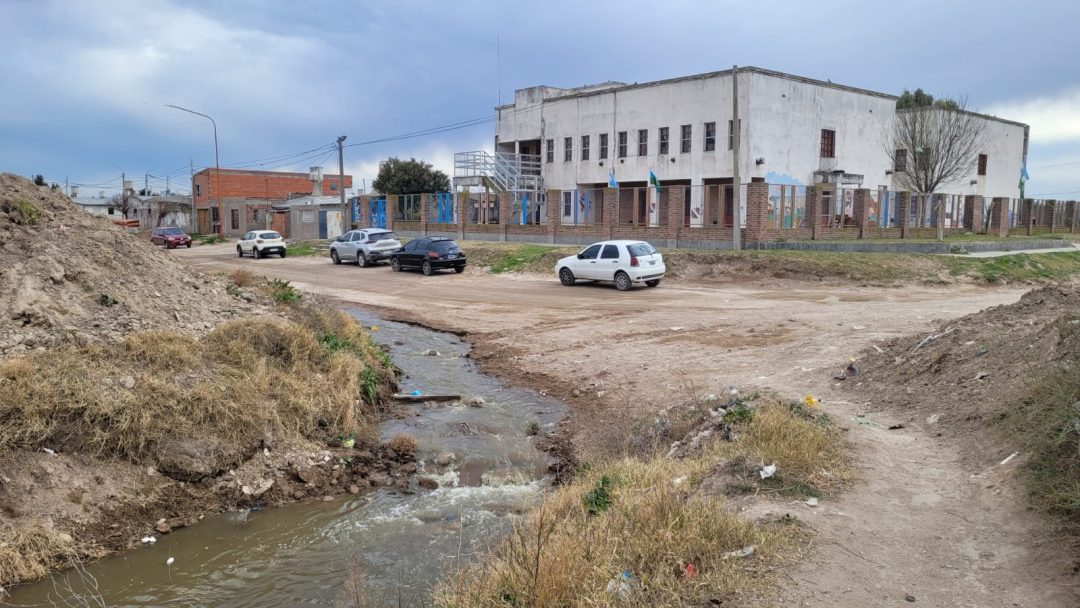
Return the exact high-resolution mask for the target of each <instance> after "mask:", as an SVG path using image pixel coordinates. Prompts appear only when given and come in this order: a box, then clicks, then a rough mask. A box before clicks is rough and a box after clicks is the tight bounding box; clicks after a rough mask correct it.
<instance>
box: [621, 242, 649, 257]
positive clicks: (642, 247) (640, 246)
mask: <svg viewBox="0 0 1080 608" xmlns="http://www.w3.org/2000/svg"><path fill="white" fill-rule="evenodd" d="M626 249H627V250H629V251H630V255H632V256H634V257H639V256H645V255H653V254H654V253H656V249H653V246H652V245H650V244H648V243H634V244H633V245H627V246H626Z"/></svg>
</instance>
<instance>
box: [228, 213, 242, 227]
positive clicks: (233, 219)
mask: <svg viewBox="0 0 1080 608" xmlns="http://www.w3.org/2000/svg"><path fill="white" fill-rule="evenodd" d="M229 224H230V225H232V229H233V230H239V229H240V210H239V209H230V210H229Z"/></svg>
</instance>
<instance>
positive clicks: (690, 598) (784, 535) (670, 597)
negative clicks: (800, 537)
mask: <svg viewBox="0 0 1080 608" xmlns="http://www.w3.org/2000/svg"><path fill="white" fill-rule="evenodd" d="M704 464H705V463H703V462H701V461H698V460H694V461H678V460H669V459H664V458H657V459H653V460H651V461H639V460H623V461H619V462H615V463H612V464H609V465H606V466H603V467H599V468H597V469H596V470H594V471H592V472H590V473H589V474H588V475H584V476H581V477H579V478H578V479H576V480H575V481H574V482H573V483H572V484H570V485H568V486H564V487H562V488H560V489H558V490H557V491H555V492H554V493H552V494H551V495H549V496H548V497H547V499H546V500H545V501H544V502H543V504H541V505H540V506H539V507H537V508H536V509H534V510H533V512H532V513H531V514H530V515H529V517H528V518H527V520H526V521H525V522H524V523H523V524H522V525H520V526H518V527H517V528H516V529H515V530H514V532H513V533H512V534H511V536H510V537H509V538H508V539H506V540H505V541H503V542H502V543H501V544H500V545H499V546H498V547H497V548H496V549H495V550H494V551H493V552H492V553H491V554H489V555H488V556H486V558H485V559H483V560H482V561H481V562H480V563H478V564H476V565H474V566H471V567H468V568H466V569H464V570H463V571H462V572H461V573H460V574H459V575H458V577H457V578H454V579H451V580H449V581H448V582H446V583H444V584H443V586H442V587H441V588H440V589H438V590H437V592H436V603H437V604H438V605H441V606H454V607H480V606H533V607H547V606H571V605H573V606H611V605H621V606H625V605H637V606H677V605H702V604H704V605H707V604H708V602H709V600H712V599H714V598H716V599H719V600H721V601H726V600H727V599H730V598H732V597H734V596H735V595H736V594H738V593H739V592H740V591H745V590H747V589H748V588H750V587H753V586H754V585H755V580H756V579H757V578H758V577H759V576H760V572H759V570H758V569H759V568H760V567H761V566H762V565H763V564H765V563H767V562H769V561H771V560H773V559H774V558H776V557H777V556H778V555H779V554H780V553H781V552H783V550H784V547H785V546H786V545H788V543H789V542H791V541H790V538H791V536H792V534H793V533H794V531H795V530H796V528H793V527H790V526H786V525H783V524H779V523H773V524H767V525H759V524H754V523H751V522H748V521H746V520H743V519H741V518H739V517H738V516H736V515H734V514H732V513H730V512H726V511H725V509H724V504H723V500H722V499H720V498H712V497H708V496H703V495H701V494H698V493H697V492H695V491H694V487H695V486H696V485H697V482H698V481H699V480H700V479H701V476H702V475H703V473H704V472H705V471H706V469H707V467H705V466H703V465H704ZM683 477H685V478H686V479H685V480H684V481H682V482H681V483H679V484H675V483H674V480H676V479H679V478H683ZM605 479H606V480H607V484H604V483H603V482H602V480H605ZM599 488H606V490H603V491H606V492H607V494H608V500H607V503H608V506H606V508H605V509H604V510H603V511H602V512H599V513H597V514H595V515H592V514H590V505H591V504H592V505H594V504H595V503H596V494H597V493H598V489H599ZM590 493H592V495H591V496H590ZM586 497H589V499H590V500H587V499H586ZM594 510H595V509H594ZM749 545H755V546H756V548H757V549H756V552H755V553H754V555H753V556H751V557H749V558H745V559H727V560H725V559H724V557H723V556H724V553H726V552H729V551H735V550H739V549H742V548H743V547H747V546H749ZM688 565H692V568H693V570H694V571H695V574H694V575H693V576H687V574H686V572H687V566H688ZM624 571H626V572H629V573H630V575H631V577H632V578H631V579H630V580H631V581H632V582H631V585H632V588H633V590H632V591H631V593H630V594H629V596H628V597H626V598H620V597H618V594H617V593H611V592H609V591H608V583H609V582H610V581H611V580H612V579H613V578H617V577H619V576H620V574H621V573H622V572H624Z"/></svg>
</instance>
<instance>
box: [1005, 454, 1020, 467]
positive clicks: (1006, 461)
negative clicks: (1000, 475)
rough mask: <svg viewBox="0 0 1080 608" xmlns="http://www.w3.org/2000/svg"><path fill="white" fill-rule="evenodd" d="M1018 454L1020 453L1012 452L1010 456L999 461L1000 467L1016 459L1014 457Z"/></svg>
mask: <svg viewBox="0 0 1080 608" xmlns="http://www.w3.org/2000/svg"><path fill="white" fill-rule="evenodd" d="M1018 454H1020V452H1013V453H1012V454H1009V456H1008V458H1006V459H1005V460H1002V461H1001V466H1004V465H1007V464H1009V461H1010V460H1012V459H1013V458H1016V456H1017V455H1018Z"/></svg>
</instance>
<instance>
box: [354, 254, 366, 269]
mask: <svg viewBox="0 0 1080 608" xmlns="http://www.w3.org/2000/svg"><path fill="white" fill-rule="evenodd" d="M356 265H357V266H359V267H361V268H367V267H368V261H367V256H366V255H364V252H363V251H357V252H356Z"/></svg>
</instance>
